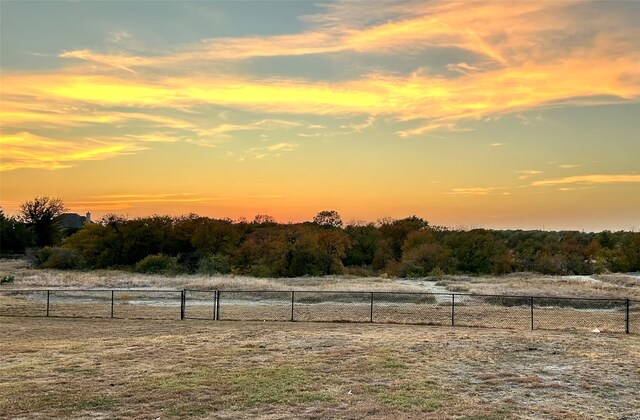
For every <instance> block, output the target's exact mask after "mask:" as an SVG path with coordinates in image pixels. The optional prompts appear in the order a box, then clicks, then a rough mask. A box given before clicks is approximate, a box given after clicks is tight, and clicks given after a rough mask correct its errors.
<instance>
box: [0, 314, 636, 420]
mask: <svg viewBox="0 0 640 420" xmlns="http://www.w3.org/2000/svg"><path fill="white" fill-rule="evenodd" d="M0 335H1V336H2V340H1V341H0V417H2V418H14V417H17V418H43V419H44V418H89V417H91V418H134V419H135V418H140V419H149V418H163V419H164V418H229V419H231V418H248V417H257V418H265V419H276V418H318V419H319V418H363V417H371V418H380V419H382V418H384V419H387V418H435V419H448V418H476V419H479V418H484V419H502V418H523V419H526V418H563V419H564V418H569V419H571V418H574V419H578V418H637V416H638V415H639V414H640V413H639V412H638V406H637V401H639V400H640V385H639V384H638V381H637V378H638V376H639V375H640V362H639V360H640V340H638V337H637V336H625V335H608V334H584V333H580V334H572V333H553V332H542V331H534V332H529V331H518V332H515V331H505V330H485V329H467V328H447V327H437V328H436V327H424V326H402V325H379V324H374V325H369V324H317V323H271V322H257V323H254V322H244V323H238V322H206V321H149V320H145V321H134V320H99V319H93V320H87V319H62V318H58V319H45V318H2V317H0ZM350 391H351V392H350Z"/></svg>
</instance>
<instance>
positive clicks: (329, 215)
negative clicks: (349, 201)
mask: <svg viewBox="0 0 640 420" xmlns="http://www.w3.org/2000/svg"><path fill="white" fill-rule="evenodd" d="M313 223H315V224H318V225H320V226H329V227H335V228H339V227H341V226H342V219H341V218H340V215H339V214H338V212H337V211H335V210H323V211H321V212H320V213H318V214H316V215H315V217H314V218H313Z"/></svg>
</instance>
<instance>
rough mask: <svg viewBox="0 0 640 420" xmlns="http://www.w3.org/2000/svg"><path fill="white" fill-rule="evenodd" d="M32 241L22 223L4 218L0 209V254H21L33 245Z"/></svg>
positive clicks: (31, 234) (31, 236) (30, 235)
mask: <svg viewBox="0 0 640 420" xmlns="http://www.w3.org/2000/svg"><path fill="white" fill-rule="evenodd" d="M33 239H34V238H33V233H32V232H31V231H29V229H28V228H27V226H26V225H25V224H24V223H22V222H19V221H17V220H15V219H14V218H13V217H6V216H5V214H4V211H3V210H2V209H0V254H22V253H23V252H24V250H25V248H27V247H28V246H30V245H32V244H33Z"/></svg>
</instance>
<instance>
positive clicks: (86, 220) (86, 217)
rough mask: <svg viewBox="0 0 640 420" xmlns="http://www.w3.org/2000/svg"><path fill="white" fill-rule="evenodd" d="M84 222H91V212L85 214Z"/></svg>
mask: <svg viewBox="0 0 640 420" xmlns="http://www.w3.org/2000/svg"><path fill="white" fill-rule="evenodd" d="M84 222H85V223H91V213H90V212H87V214H86V215H85V216H84Z"/></svg>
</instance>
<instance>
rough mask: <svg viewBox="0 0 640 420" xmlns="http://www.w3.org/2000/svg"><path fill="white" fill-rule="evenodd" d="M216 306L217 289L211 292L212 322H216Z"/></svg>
mask: <svg viewBox="0 0 640 420" xmlns="http://www.w3.org/2000/svg"><path fill="white" fill-rule="evenodd" d="M217 306H218V289H216V290H214V291H213V320H214V321H215V320H216V309H217Z"/></svg>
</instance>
